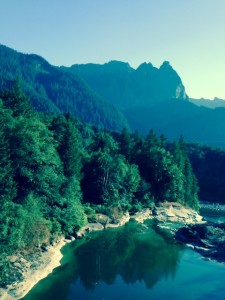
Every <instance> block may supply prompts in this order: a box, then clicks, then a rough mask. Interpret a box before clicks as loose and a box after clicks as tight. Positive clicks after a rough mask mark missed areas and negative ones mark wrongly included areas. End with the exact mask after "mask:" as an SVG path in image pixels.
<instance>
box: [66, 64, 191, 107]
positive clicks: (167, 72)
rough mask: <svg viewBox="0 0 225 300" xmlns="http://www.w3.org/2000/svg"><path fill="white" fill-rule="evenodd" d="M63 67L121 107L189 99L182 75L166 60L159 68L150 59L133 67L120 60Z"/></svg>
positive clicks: (147, 105)
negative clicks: (135, 67) (149, 61)
mask: <svg viewBox="0 0 225 300" xmlns="http://www.w3.org/2000/svg"><path fill="white" fill-rule="evenodd" d="M63 68H65V67H63ZM66 69H69V70H70V71H72V73H74V74H76V75H78V76H80V77H81V78H82V79H84V80H85V81H86V82H87V83H88V84H89V85H90V86H91V87H92V88H93V89H94V90H95V91H96V93H97V94H99V95H101V96H102V97H103V98H104V99H106V100H107V101H109V102H110V103H112V104H114V105H116V106H118V107H119V108H121V109H127V108H131V107H137V106H146V107H150V106H152V105H154V104H157V103H159V102H161V101H164V100H166V99H171V98H173V99H180V100H181V99H182V100H186V99H188V97H187V95H186V92H185V88H184V85H183V83H182V81H181V78H180V77H179V75H178V74H177V73H176V71H175V70H174V69H173V68H172V67H171V66H170V64H169V62H167V61H165V62H164V63H163V64H162V65H161V67H160V68H159V69H157V68H156V67H153V65H152V64H151V63H143V64H141V65H140V66H139V67H138V68H137V69H134V68H132V67H131V66H130V65H129V64H128V63H124V62H119V61H111V62H109V63H106V64H103V65H98V64H83V65H73V66H71V67H70V68H66Z"/></svg>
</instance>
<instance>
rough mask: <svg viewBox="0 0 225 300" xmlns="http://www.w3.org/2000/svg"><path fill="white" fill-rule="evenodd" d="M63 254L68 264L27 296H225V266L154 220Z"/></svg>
mask: <svg viewBox="0 0 225 300" xmlns="http://www.w3.org/2000/svg"><path fill="white" fill-rule="evenodd" d="M63 254H64V257H63V260H62V266H61V267H59V268H57V269H55V271H54V272H53V273H52V274H51V275H50V276H48V277H47V278H45V279H43V280H42V281H40V282H39V283H38V284H37V285H36V286H35V287H34V288H33V289H32V290H31V292H30V293H29V294H28V295H27V296H26V297H25V298H24V300H31V299H32V300H36V299H43V300H45V299H46V300H49V299H51V300H52V299H54V300H64V299H66V300H73V299H77V300H89V299H90V300H103V299H104V300H114V299H118V300H120V299H124V300H125V299H126V300H134V299H135V300H136V299H139V300H142V299H146V300H147V299H148V300H149V299H184V300H186V299H188V300H190V299H225V280H224V279H225V265H223V264H219V263H216V262H212V261H206V260H203V259H202V258H201V257H200V255H199V254H197V253H195V252H193V251H192V250H188V249H184V248H182V247H181V246H180V245H179V244H177V243H176V242H175V240H174V239H173V238H172V237H170V236H169V235H168V234H165V233H162V232H159V231H158V230H157V228H156V227H155V226H154V224H149V226H148V227H144V226H142V225H139V224H137V223H136V222H130V223H128V224H127V225H125V226H124V227H122V228H118V229H113V230H105V231H102V232H99V233H93V234H90V235H89V236H88V237H87V238H85V239H83V240H80V241H76V242H73V243H71V244H69V245H67V246H65V247H64V249H63Z"/></svg>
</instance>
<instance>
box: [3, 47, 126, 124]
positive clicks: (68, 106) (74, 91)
mask: <svg viewBox="0 0 225 300" xmlns="http://www.w3.org/2000/svg"><path fill="white" fill-rule="evenodd" d="M0 57H1V59H0V89H1V90H5V89H8V88H9V87H11V86H12V84H13V82H14V81H15V78H16V77H17V78H18V79H20V80H21V82H22V83H23V88H24V91H25V93H26V95H28V97H29V98H30V99H31V102H32V104H33V106H34V107H35V108H36V109H37V110H38V111H40V112H45V113H50V112H53V113H70V114H71V115H72V116H74V117H79V118H80V119H82V120H83V121H85V122H88V123H90V124H93V125H97V126H102V127H104V128H107V129H110V130H121V129H122V128H123V127H128V124H127V122H126V120H125V118H124V117H123V115H122V113H121V112H120V111H119V110H118V109H116V108H115V107H114V106H112V105H111V104H109V103H108V102H107V101H105V100H104V99H101V98H100V97H99V96H97V95H96V94H95V92H93V91H92V90H91V89H90V88H89V87H88V86H87V84H85V83H84V82H83V81H82V80H81V79H79V78H78V77H77V76H76V75H74V74H72V73H69V72H67V71H65V70H63V69H60V68H58V67H54V66H52V65H50V64H49V63H48V62H47V61H46V60H44V59H43V58H42V57H40V56H38V55H34V54H32V55H25V54H22V53H19V52H16V51H14V50H12V49H10V48H8V47H5V46H3V45H0Z"/></svg>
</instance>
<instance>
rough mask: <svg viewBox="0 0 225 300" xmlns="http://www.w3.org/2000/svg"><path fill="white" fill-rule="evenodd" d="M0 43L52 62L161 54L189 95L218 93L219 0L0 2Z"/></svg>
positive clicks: (222, 39) (221, 90)
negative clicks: (178, 76) (179, 78)
mask: <svg viewBox="0 0 225 300" xmlns="http://www.w3.org/2000/svg"><path fill="white" fill-rule="evenodd" d="M0 44H3V45H6V46H8V47H11V48H13V49H15V50H17V51H20V52H23V53H35V54H38V55H41V56H43V57H44V58H45V59H46V60H47V61H49V62H50V63H51V64H53V65H57V66H60V65H64V66H70V65H72V64H77V63H78V64H82V63H90V62H92V63H100V64H102V63H105V62H108V61H110V60H120V61H124V62H128V63H129V64H130V65H131V66H132V67H134V68H137V67H138V66H139V65H140V64H141V63H143V62H151V63H152V64H153V65H154V66H156V67H159V66H160V65H161V64H162V63H163V61H165V60H166V61H169V62H170V64H171V65H172V67H173V68H174V69H175V70H176V71H177V73H178V74H179V75H180V77H181V79H182V81H183V84H184V86H185V88H186V92H187V94H188V95H189V97H192V98H202V97H204V98H207V99H213V98H214V97H218V98H222V99H225V0H0ZM0 59H1V58H0Z"/></svg>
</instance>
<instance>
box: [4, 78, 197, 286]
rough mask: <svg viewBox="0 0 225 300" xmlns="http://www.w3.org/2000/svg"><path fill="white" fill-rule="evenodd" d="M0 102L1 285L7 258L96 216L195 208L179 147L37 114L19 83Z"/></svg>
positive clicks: (189, 173) (153, 136)
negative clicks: (161, 205)
mask: <svg viewBox="0 0 225 300" xmlns="http://www.w3.org/2000/svg"><path fill="white" fill-rule="evenodd" d="M0 99H1V100H0V157H1V160H0V194H1V201H0V253H1V254H0V277H1V285H4V284H6V283H7V282H8V280H10V276H9V274H8V271H7V270H8V264H9V262H8V261H7V256H8V255H11V254H13V253H15V252H17V251H28V252H32V251H35V249H36V247H41V246H42V245H44V244H48V243H52V242H53V241H54V240H55V239H56V238H57V237H58V236H59V235H61V234H64V235H65V234H71V235H73V234H75V232H76V231H77V230H78V229H79V228H80V227H81V226H83V225H84V224H85V223H86V222H87V220H88V219H90V218H93V217H94V215H95V213H96V212H100V211H101V212H103V211H104V212H106V213H107V214H108V215H110V216H111V217H113V215H114V213H115V211H116V212H117V213H119V212H125V211H137V210H140V209H142V208H143V207H154V205H156V204H157V203H158V202H161V201H178V202H180V203H183V204H185V205H187V206H190V207H193V208H195V209H197V208H198V196H197V192H198V187H197V182H196V178H195V176H194V175H193V172H192V168H191V164H190V161H189V159H188V156H187V153H186V146H185V144H184V142H183V140H182V139H180V140H179V142H175V143H173V144H172V145H171V146H170V149H169V150H170V151H169V150H168V149H166V141H165V138H164V137H160V138H159V137H158V136H157V135H156V134H155V133H154V132H153V131H151V132H150V133H149V134H148V135H147V136H146V137H145V138H143V137H141V136H140V135H139V134H138V133H135V134H130V133H129V132H128V131H127V130H123V132H122V133H114V134H110V133H109V132H107V131H105V130H99V129H97V128H93V127H90V126H89V125H87V124H84V123H82V122H81V121H79V120H74V119H73V118H72V116H71V115H69V114H66V115H53V114H52V115H51V114H48V115H46V114H42V113H38V112H36V111H34V110H33V108H32V107H31V105H30V103H29V101H28V99H27V97H26V96H25V95H24V94H23V91H22V90H21V87H20V86H19V85H18V83H16V84H15V85H14V87H13V89H12V90H10V91H7V92H6V91H4V92H2V93H1V94H0Z"/></svg>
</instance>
